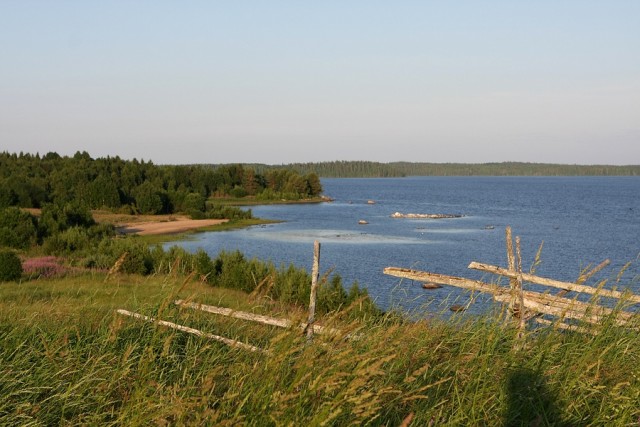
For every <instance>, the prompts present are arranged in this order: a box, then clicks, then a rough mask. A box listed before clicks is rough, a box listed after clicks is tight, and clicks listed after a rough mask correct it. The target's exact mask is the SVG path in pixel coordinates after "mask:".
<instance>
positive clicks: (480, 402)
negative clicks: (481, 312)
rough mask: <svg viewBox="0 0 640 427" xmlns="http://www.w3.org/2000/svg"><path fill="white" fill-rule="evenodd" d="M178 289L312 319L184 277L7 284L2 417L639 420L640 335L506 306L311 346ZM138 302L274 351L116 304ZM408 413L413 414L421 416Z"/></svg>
mask: <svg viewBox="0 0 640 427" xmlns="http://www.w3.org/2000/svg"><path fill="white" fill-rule="evenodd" d="M175 298H183V299H190V300H194V301H197V302H202V303H207V304H212V305H219V306H224V307H231V308H234V309H239V310H244V311H250V312H255V313H262V314H271V315H274V316H277V317H289V318H292V319H294V320H302V319H304V316H305V313H304V312H303V311H301V310H300V309H298V308H296V307H292V306H287V305H283V304H280V303H277V302H274V301H271V300H268V299H264V298H258V297H252V296H249V295H247V294H244V293H241V292H239V291H234V290H229V289H216V288H214V287H211V286H209V285H206V284H202V283H200V282H198V281H196V280H191V279H189V278H185V277H183V276H172V275H167V276H164V275H152V276H147V277H142V276H136V275H114V276H111V277H108V278H107V277H106V274H105V273H82V274H78V275H75V276H68V277H66V278H61V279H46V280H45V279H40V280H34V281H29V282H24V283H19V284H16V283H2V284H0V361H1V363H2V369H1V370H0V424H1V425H20V426H24V425H128V426H129V425H134V426H135V425H234V426H235V425H255V426H264V425H267V426H269V425H274V426H275V425H310V426H316V425H360V424H365V425H367V424H368V425H391V426H397V425H400V424H401V423H402V422H403V420H406V421H409V419H411V420H412V421H411V423H410V425H412V426H428V425H478V426H484V425H621V426H622V425H637V424H638V421H639V417H640V405H639V402H640V383H639V381H638V376H639V375H640V336H639V334H638V333H637V332H636V331H631V330H629V329H619V328H615V327H612V326H610V325H609V324H604V325H602V326H601V327H599V329H598V332H599V334H598V335H597V336H592V335H585V334H578V333H561V332H557V331H555V330H553V329H552V328H549V329H541V330H537V331H530V332H528V333H527V334H526V335H525V337H524V338H523V339H522V340H518V338H517V331H516V330H515V329H513V328H512V327H510V326H509V325H506V324H505V323H504V322H502V321H501V320H500V319H499V318H498V317H497V315H495V314H491V315H487V316H485V317H480V318H473V317H468V316H457V315H454V317H453V318H451V319H450V320H449V321H446V322H445V321H434V320H432V321H421V322H408V321H404V320H402V319H401V318H400V317H399V316H396V315H387V316H385V317H382V318H377V319H375V320H374V319H365V320H360V321H352V320H351V321H347V320H346V319H347V318H348V317H349V316H348V311H349V310H350V309H351V308H348V307H347V308H346V309H345V310H344V311H341V312H338V313H331V314H330V315H328V316H326V317H324V318H323V319H320V320H321V322H322V323H324V324H327V325H330V326H333V327H335V328H339V329H340V330H341V331H342V332H341V333H340V334H339V335H337V336H321V335H317V336H315V337H314V340H313V341H312V342H311V343H307V341H306V339H305V337H304V336H303V334H302V333H301V331H300V330H298V329H290V330H286V329H277V328H275V327H272V326H264V325H258V324H253V323H250V322H246V321H241V320H237V319H229V318H223V317H220V316H215V315H212V314H206V313H201V312H196V311H194V310H190V309H186V308H182V309H180V308H178V307H176V306H174V305H173V304H172V301H173V300H174V299H175ZM117 308H124V309H127V310H131V311H136V312H139V313H142V314H145V315H148V316H154V317H157V318H161V319H164V320H168V321H172V322H176V323H179V324H184V325H188V326H190V327H194V328H198V329H201V330H203V331H205V332H210V333H213V334H217V335H222V336H226V337H229V338H233V339H237V340H239V341H242V342H245V343H249V344H252V345H256V346H260V347H262V348H264V349H266V350H268V351H269V353H268V354H264V353H252V352H247V351H244V350H241V349H238V348H232V347H228V346H226V345H224V344H222V343H219V342H217V341H212V340H208V339H205V338H200V337H197V336H193V335H188V334H185V333H183V332H179V331H175V330H171V329H167V328H164V327H160V326H156V325H153V324H150V323H145V322H143V321H140V320H136V319H133V318H128V317H123V316H120V315H117V314H116V313H115V310H116V309H117ZM408 417H409V418H408Z"/></svg>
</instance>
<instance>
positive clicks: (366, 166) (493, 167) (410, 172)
mask: <svg viewBox="0 0 640 427" xmlns="http://www.w3.org/2000/svg"><path fill="white" fill-rule="evenodd" d="M251 167H253V168H254V169H255V170H256V171H258V172H260V173H264V172H266V171H268V170H270V169H272V168H290V169H293V170H295V171H297V172H298V173H301V174H305V173H312V172H315V173H316V174H318V175H319V176H321V177H323V178H377V177H380V178H387V177H403V176H640V165H629V166H611V165H562V164H550V163H522V162H504V163H474V164H472V163H412V162H392V163H379V162H367V161H333V162H319V163H290V164H287V165H279V166H269V165H260V164H255V165H251Z"/></svg>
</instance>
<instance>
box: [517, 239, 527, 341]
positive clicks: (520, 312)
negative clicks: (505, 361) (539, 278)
mask: <svg viewBox="0 0 640 427" xmlns="http://www.w3.org/2000/svg"><path fill="white" fill-rule="evenodd" d="M516 256H517V258H518V276H517V278H516V292H517V293H518V315H517V318H518V319H520V322H519V327H520V332H519V334H518V335H519V337H520V338H522V334H523V332H524V328H525V325H526V323H525V315H524V289H523V288H522V253H521V252H520V236H516Z"/></svg>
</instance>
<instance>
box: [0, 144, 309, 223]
mask: <svg viewBox="0 0 640 427" xmlns="http://www.w3.org/2000/svg"><path fill="white" fill-rule="evenodd" d="M321 192H322V186H321V184H320V180H319V178H318V176H317V175H315V174H313V173H309V174H306V175H304V176H302V175H300V174H299V173H297V172H295V171H293V170H291V169H288V170H287V169H278V168H273V169H269V170H268V171H266V172H265V173H264V174H261V173H258V172H256V171H255V170H254V169H253V168H251V167H245V166H242V165H225V166H221V167H217V168H211V167H206V166H201V165H190V166H168V165H162V166H158V165H154V164H153V163H152V162H150V161H149V162H145V161H144V160H140V161H138V160H136V159H134V160H123V159H121V158H119V157H106V158H97V159H93V158H91V156H90V155H89V154H88V153H87V152H77V153H76V154H75V155H74V156H73V157H67V156H64V157H63V156H60V155H58V154H57V153H47V154H46V155H44V156H40V155H39V154H36V155H32V154H23V153H20V154H15V153H14V154H10V153H7V152H3V153H0V208H2V207H7V206H19V207H25V208H39V207H42V206H43V205H45V204H47V203H55V204H60V205H64V204H65V203H69V202H75V203H78V202H79V203H82V204H84V205H87V206H88V207H89V208H93V209H96V208H108V209H112V210H121V211H123V212H124V211H127V212H131V213H146V214H159V213H173V212H193V211H196V212H197V211H203V210H204V209H205V203H206V200H207V199H208V198H210V197H228V196H229V197H245V196H253V197H256V198H259V199H265V200H269V199H275V198H277V199H287V200H297V199H303V198H309V197H316V196H318V195H319V194H320V193H321Z"/></svg>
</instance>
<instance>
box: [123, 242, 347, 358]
mask: <svg viewBox="0 0 640 427" xmlns="http://www.w3.org/2000/svg"><path fill="white" fill-rule="evenodd" d="M319 272H320V242H318V241H315V242H314V248H313V267H312V274H311V292H310V294H311V296H310V300H309V315H308V321H307V323H300V324H298V325H297V326H298V327H299V328H300V329H302V330H303V332H304V333H305V334H306V336H307V342H309V341H311V340H312V339H313V335H314V334H317V333H320V334H322V333H328V334H332V335H337V334H339V333H340V331H339V330H337V329H333V328H327V327H323V326H320V325H316V324H315V311H316V299H317V294H318V276H319ZM174 304H175V305H177V306H180V307H186V308H191V309H195V310H201V311H204V312H207V313H211V314H217V315H221V316H227V317H233V318H236V319H241V320H248V321H251V322H257V323H261V324H264V325H270V326H277V327H280V328H291V327H292V326H294V325H295V324H294V322H293V321H291V320H289V319H281V318H275V317H270V316H264V315H260V314H253V313H247V312H244V311H239V310H232V309H230V308H225V307H216V306H212V305H205V304H199V303H195V302H190V301H184V300H176V301H174ZM116 313H118V314H120V315H123V316H128V317H133V318H135V319H140V320H144V321H146V322H150V323H154V324H156V325H158V326H164V327H167V328H171V329H175V330H178V331H182V332H186V333H189V334H192V335H197V336H199V337H203V338H208V339H212V340H215V341H218V342H221V343H223V344H226V345H229V346H231V347H236V348H241V349H243V350H249V351H252V352H261V353H266V354H268V353H269V352H268V351H267V350H263V349H261V348H259V347H255V346H253V345H250V344H245V343H243V342H241V341H238V340H234V339H231V338H225V337H222V336H219V335H215V334H211V333H208V332H203V331H200V330H198V329H194V328H190V327H188V326H184V325H179V324H177V323H173V322H167V321H166V320H160V319H155V318H153V317H149V316H145V315H143V314H139V313H134V312H131V311H128V310H124V309H118V310H116Z"/></svg>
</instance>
